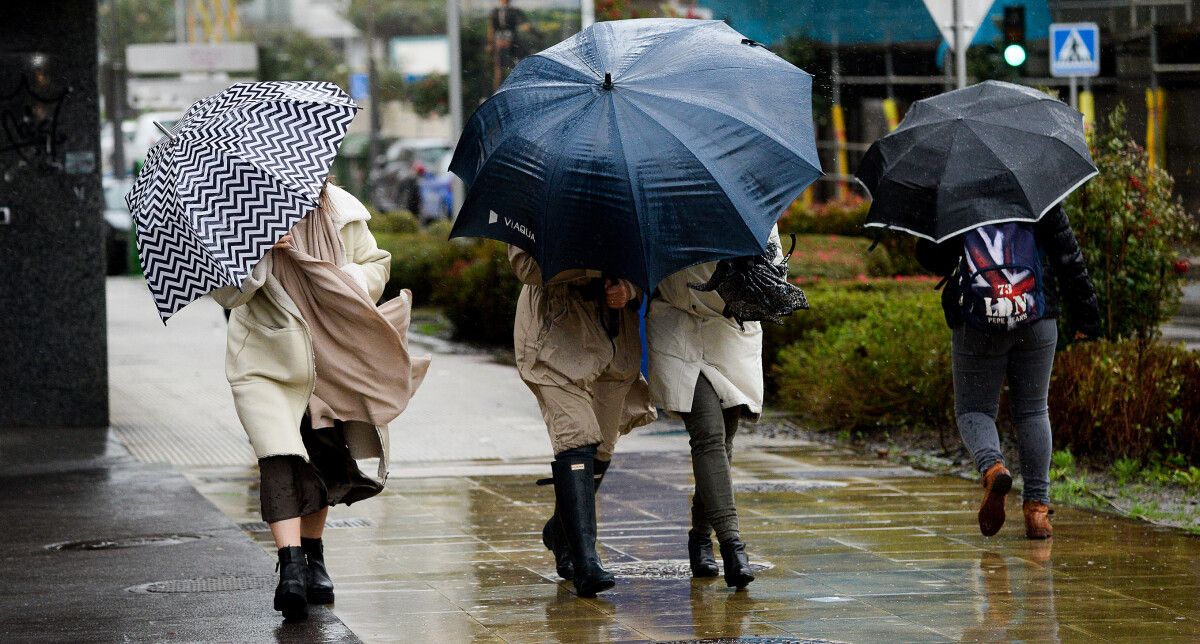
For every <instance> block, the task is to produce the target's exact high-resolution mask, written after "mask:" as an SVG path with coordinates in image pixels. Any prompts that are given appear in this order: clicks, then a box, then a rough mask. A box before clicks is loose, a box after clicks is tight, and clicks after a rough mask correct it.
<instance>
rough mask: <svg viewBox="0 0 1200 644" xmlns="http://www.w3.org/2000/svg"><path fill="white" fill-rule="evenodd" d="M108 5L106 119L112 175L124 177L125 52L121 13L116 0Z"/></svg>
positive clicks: (112, 0) (110, 1)
mask: <svg viewBox="0 0 1200 644" xmlns="http://www.w3.org/2000/svg"><path fill="white" fill-rule="evenodd" d="M109 6H110V7H111V8H112V18H113V28H112V44H111V46H110V52H109V56H108V64H109V69H110V72H111V73H110V74H109V75H108V77H109V79H110V81H109V83H110V84H109V87H108V98H109V102H108V104H109V110H108V120H109V124H110V125H111V127H112V138H113V152H112V165H113V169H112V170H113V176H114V177H116V178H117V179H124V178H125V131H124V129H123V128H122V127H121V122H122V121H124V120H125V63H124V61H125V52H123V51H121V37H120V33H121V22H120V21H121V13H120V9H119V7H117V0H109Z"/></svg>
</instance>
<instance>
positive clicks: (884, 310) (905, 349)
mask: <svg viewBox="0 0 1200 644" xmlns="http://www.w3.org/2000/svg"><path fill="white" fill-rule="evenodd" d="M921 285H922V286H925V284H924V283H923V282H922V283H921ZM809 301H810V303H811V304H812V307H813V308H812V310H811V311H810V312H802V313H798V314H796V315H794V316H792V317H793V318H800V316H804V315H805V314H806V313H808V314H809V315H810V316H811V319H810V320H808V321H807V322H806V323H799V325H800V326H807V327H808V328H804V329H801V330H800V337H801V340H800V341H797V342H794V343H792V344H790V345H788V346H786V347H784V348H783V349H781V350H780V351H779V353H778V356H777V361H776V364H775V365H774V367H773V371H774V375H775V378H776V384H777V389H778V395H777V400H776V402H777V403H779V404H782V405H783V406H784V407H785V408H787V409H789V410H791V411H793V412H795V413H797V414H798V415H799V416H801V417H802V418H804V419H806V420H808V421H810V422H812V423H814V424H816V425H817V426H819V427H839V428H843V429H857V428H868V427H903V426H925V427H930V426H935V425H939V424H943V425H944V424H945V423H947V422H949V421H950V419H952V418H953V407H954V405H953V397H952V395H951V394H952V389H951V387H952V385H951V376H950V350H949V349H950V341H949V335H950V332H949V330H948V329H947V328H946V324H945V321H944V319H943V316H942V310H941V304H940V302H939V298H938V297H937V296H936V295H935V294H933V293H931V292H928V291H926V290H925V289H924V288H922V289H919V290H918V289H913V288H911V287H909V286H908V285H907V284H906V286H904V287H882V288H864V289H861V290H857V291H855V290H851V289H846V290H845V291H844V292H842V293H838V292H837V291H836V290H832V289H831V290H828V291H827V290H825V289H812V293H811V295H810V297H809ZM822 318H823V319H822ZM822 327H823V328H822Z"/></svg>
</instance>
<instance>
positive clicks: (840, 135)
mask: <svg viewBox="0 0 1200 644" xmlns="http://www.w3.org/2000/svg"><path fill="white" fill-rule="evenodd" d="M832 112H833V139H834V141H835V142H836V143H837V172H838V179H837V190H836V191H835V193H834V194H835V195H836V197H837V200H838V201H845V200H846V199H847V198H849V196H850V186H849V185H847V184H846V180H845V177H846V175H848V174H850V161H849V159H848V158H847V157H846V114H845V112H843V111H842V106H841V105H840V104H838V103H834V104H833V108H832Z"/></svg>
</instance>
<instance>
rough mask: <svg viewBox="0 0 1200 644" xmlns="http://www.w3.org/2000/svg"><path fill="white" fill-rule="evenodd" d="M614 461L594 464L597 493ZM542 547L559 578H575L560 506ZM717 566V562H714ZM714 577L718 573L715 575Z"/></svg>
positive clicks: (546, 528) (547, 527) (544, 530)
mask: <svg viewBox="0 0 1200 644" xmlns="http://www.w3.org/2000/svg"><path fill="white" fill-rule="evenodd" d="M610 463H612V461H602V460H600V459H596V460H595V461H593V463H592V468H593V469H592V471H593V478H594V480H595V481H596V485H595V489H596V492H597V493H599V492H600V483H601V482H603V481H604V473H605V472H607V471H608V466H609V464H610ZM542 545H544V546H546V549H547V550H549V551H551V552H553V553H554V569H555V571H556V572H557V573H558V576H559V577H562V578H563V579H570V578H571V577H574V576H575V566H574V565H573V564H572V563H571V549H570V548H569V547H567V535H566V533H565V532H563V529H562V525H561V524H560V523H559V522H558V505H557V503H556V504H555V507H554V514H552V515H550V519H549V520H548V521H546V525H544V526H542ZM709 556H710V557H711V556H712V544H711V543H710V544H709ZM713 565H714V566H715V565H716V562H715V561H714V562H713ZM713 574H714V575H715V574H716V573H713Z"/></svg>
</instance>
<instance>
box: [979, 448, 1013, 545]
mask: <svg viewBox="0 0 1200 644" xmlns="http://www.w3.org/2000/svg"><path fill="white" fill-rule="evenodd" d="M1011 489H1012V473H1010V472H1009V471H1008V468H1007V467H1004V463H1003V462H1001V461H996V462H995V463H994V464H993V465H992V466H991V467H989V468H988V470H987V471H986V472H984V473H983V502H982V503H980V504H979V531H980V532H982V533H983V536H985V537H990V536H992V535H994V534H996V533H997V532H999V531H1000V526H1002V525H1004V496H1005V495H1006V494H1008V491H1009V490H1011Z"/></svg>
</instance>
